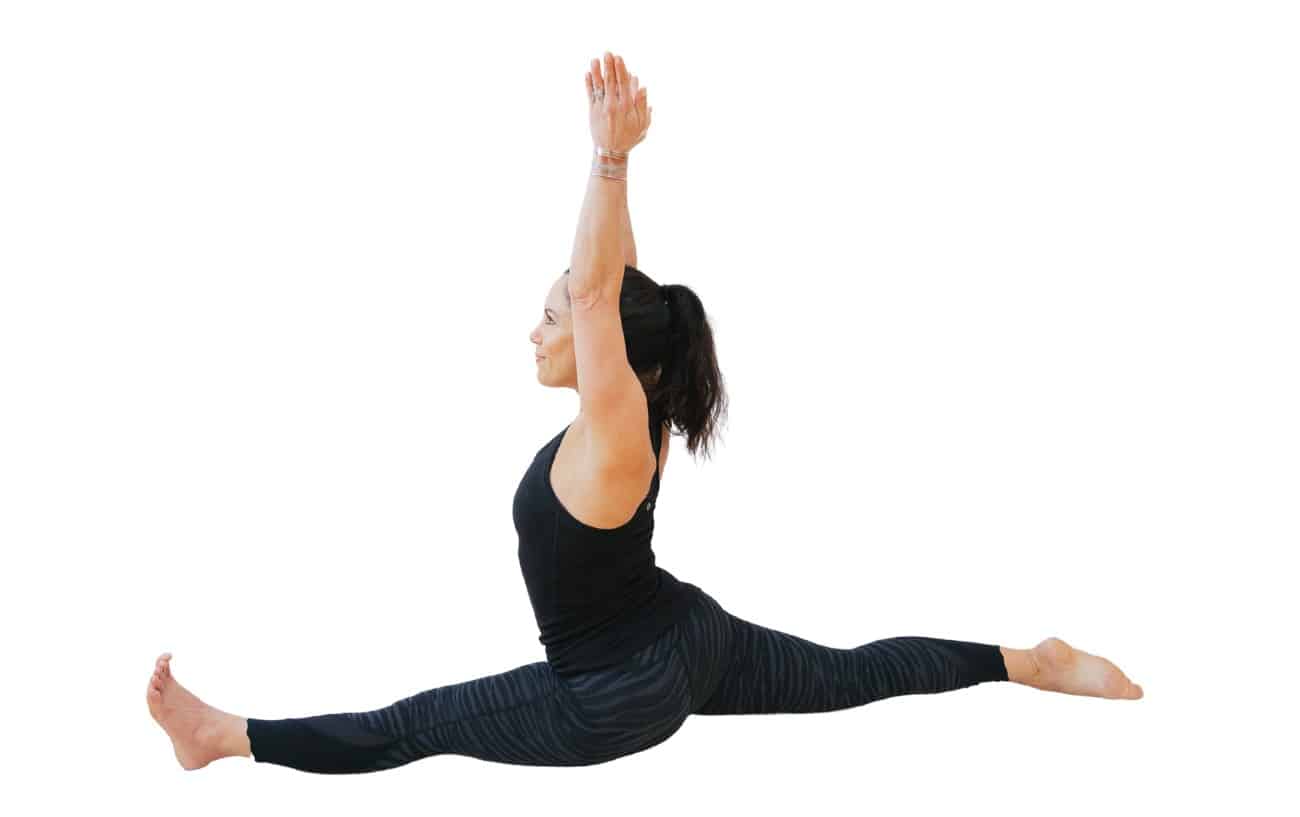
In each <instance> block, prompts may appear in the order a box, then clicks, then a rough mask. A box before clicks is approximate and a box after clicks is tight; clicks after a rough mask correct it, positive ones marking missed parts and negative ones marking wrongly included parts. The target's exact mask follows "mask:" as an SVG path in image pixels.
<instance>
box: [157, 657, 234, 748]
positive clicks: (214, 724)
mask: <svg viewBox="0 0 1300 817" xmlns="http://www.w3.org/2000/svg"><path fill="white" fill-rule="evenodd" d="M171 657H172V654H171V653H169V652H165V653H163V654H162V655H160V656H158V662H157V664H156V665H155V666H154V671H153V677H151V678H150V679H149V689H148V691H147V692H146V697H147V698H148V701H149V714H150V715H153V719H154V720H155V721H157V722H158V725H159V726H161V727H162V728H163V730H164V731H166V732H167V737H169V738H171V739H172V749H173V751H175V753H176V759H177V760H179V761H180V763H181V768H182V769H187V770H190V769H202V768H203V767H204V766H206V765H208V764H209V763H211V762H212V761H214V760H218V759H220V758H223V757H228V756H229V755H231V754H232V753H231V752H230V751H227V746H228V742H227V741H226V740H225V737H226V735H227V734H228V733H229V730H230V729H231V728H232V725H233V724H234V722H235V721H239V720H242V719H241V718H237V717H236V716H234V715H231V714H230V713H228V712H222V711H221V710H220V709H217V708H215V707H212V706H208V705H207V704H205V703H203V701H200V700H199V699H198V698H196V697H194V693H192V692H190V691H189V690H188V689H186V688H185V687H183V686H181V685H180V683H179V682H178V681H177V680H176V679H175V678H173V677H172V672H171V667H170V665H169V664H170V661H171Z"/></svg>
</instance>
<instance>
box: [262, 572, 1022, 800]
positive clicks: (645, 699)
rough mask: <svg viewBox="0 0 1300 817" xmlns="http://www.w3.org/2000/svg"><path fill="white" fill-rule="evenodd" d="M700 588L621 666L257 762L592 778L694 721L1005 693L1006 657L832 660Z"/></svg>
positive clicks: (926, 654)
mask: <svg viewBox="0 0 1300 817" xmlns="http://www.w3.org/2000/svg"><path fill="white" fill-rule="evenodd" d="M688 584H689V583H688ZM690 588H691V589H692V591H693V593H694V594H695V597H696V598H695V601H694V603H693V605H692V608H691V611H690V614H689V615H688V616H687V618H685V619H684V620H682V621H681V622H679V623H678V624H676V625H674V626H672V627H670V628H669V629H667V630H666V631H664V633H662V634H661V635H660V636H659V637H658V639H657V640H656V641H654V642H653V643H651V644H649V645H648V646H646V647H644V648H643V649H641V650H640V651H639V652H637V653H635V654H633V655H632V656H631V657H630V658H628V659H626V660H625V661H623V662H621V663H619V664H617V665H615V666H612V667H605V668H601V669H596V670H591V671H587V672H582V673H578V674H572V675H560V674H558V673H556V672H555V671H554V669H552V667H551V665H550V664H548V663H547V662H545V661H539V662H534V663H531V664H525V665H523V666H519V667H516V668H514V669H511V670H508V671H506V672H502V673H498V674H495V675H488V676H484V677H481V678H477V679H474V680H471V681H464V682H461V683H456V684H451V685H448V686H442V687H437V688H434V689H430V690H427V691H425V692H421V693H418V694H416V695H413V696H411V697H408V698H403V699H402V700H399V701H397V702H395V703H393V704H391V705H389V706H386V707H384V708H382V709H377V710H373V711H369V712H341V713H335V714H329V715H315V716H311V717H303V718H284V719H279V720H264V719H259V718H249V719H248V738H249V743H250V746H251V748H252V754H253V759H254V760H256V761H258V762H262V763H273V764H276V765H281V766H287V767H290V768H293V769H298V770H301V771H307V772H316V773H321V774H355V773H362V772H375V771H381V770H384V769H392V768H396V767H398V766H404V765H406V764H407V763H410V762H412V761H415V760H420V759H421V758H426V757H432V756H434V755H441V754H455V755H465V756H468V757H474V758H478V759H480V760H487V761H491V762H495V763H511V764H519V765H529V766H589V765H594V764H597V763H606V762H608V761H611V760H614V759H616V758H620V757H626V756H628V755H631V754H636V753H637V752H642V751H645V750H646V749H649V748H651V747H653V746H656V745H658V744H660V743H662V742H664V741H665V740H667V739H668V738H669V737H671V736H672V735H673V734H675V733H676V732H677V731H678V730H679V729H680V728H681V727H682V724H683V723H684V722H685V721H686V719H687V718H688V717H689V716H690V715H692V714H696V715H748V714H775V713H802V712H829V711H833V710H838V709H849V708H852V707H856V706H862V705H864V704H867V703H870V702H872V701H877V700H881V699H882V698H890V697H894V696H897V695H915V694H927V693H937V692H947V691H950V690H956V689H962V688H964V687H968V686H972V685H974V684H978V683H982V682H985V681H1005V680H1007V673H1006V667H1005V665H1004V664H1003V661H1002V655H1001V652H1000V650H999V648H998V647H997V646H996V645H992V644H980V643H974V642H966V641H951V640H948V639H941V638H928V637H923V636H900V637H896V638H887V639H884V640H880V641H873V642H871V643H868V644H864V645H862V646H860V647H854V648H852V649H838V648H834V647H826V646H822V645H820V644H816V643H814V642H812V641H808V640H806V639H803V638H799V637H797V636H793V635H789V634H787V633H783V632H780V631H778V630H772V629H769V628H766V627H762V626H759V625H757V624H754V623H752V622H749V621H746V620H744V619H741V618H738V617H736V616H734V615H732V614H730V613H728V612H727V611H726V610H724V609H723V608H722V607H721V606H720V605H719V604H718V603H717V601H715V600H714V599H713V597H712V596H710V595H708V594H707V593H705V592H704V591H702V590H700V589H699V588H698V587H696V586H695V585H690Z"/></svg>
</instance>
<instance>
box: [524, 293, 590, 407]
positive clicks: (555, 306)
mask: <svg viewBox="0 0 1300 817" xmlns="http://www.w3.org/2000/svg"><path fill="white" fill-rule="evenodd" d="M568 295H569V276H567V275H561V276H560V278H559V280H558V281H556V282H555V283H554V284H552V285H551V291H550V292H549V293H547V295H546V303H545V304H544V305H543V306H542V316H541V318H540V319H539V322H538V324H537V327H536V328H534V329H533V331H532V333H531V334H530V335H529V336H528V339H529V340H531V341H532V342H533V344H534V345H535V346H536V347H537V348H536V350H535V351H536V354H537V356H538V358H539V359H538V360H537V362H536V365H537V379H538V381H539V382H540V383H541V384H542V385H543V386H551V387H567V388H570V389H575V390H576V389H577V388H578V368H577V365H576V363H575V361H574V357H573V323H572V320H571V318H572V311H571V309H570V307H569V300H568Z"/></svg>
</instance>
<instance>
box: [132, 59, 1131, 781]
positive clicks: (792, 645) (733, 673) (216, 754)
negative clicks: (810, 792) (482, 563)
mask: <svg viewBox="0 0 1300 817" xmlns="http://www.w3.org/2000/svg"><path fill="white" fill-rule="evenodd" d="M591 68H592V70H591V72H590V73H588V75H587V78H586V82H587V94H588V101H589V104H590V121H591V132H592V136H593V138H594V140H595V145H596V156H595V158H594V161H593V168H592V174H591V176H590V178H589V179H588V185H587V194H586V199H585V201H584V204H583V209H582V215H581V218H580V221H579V224H578V232H577V238H576V241H575V244H574V250H573V256H572V259H571V266H570V268H569V269H568V270H566V271H565V273H564V275H561V276H560V277H559V279H558V280H556V281H555V283H554V285H553V286H552V287H551V290H550V293H549V294H548V296H547V301H546V304H545V306H544V307H543V314H542V317H541V319H540V320H541V324H540V325H539V326H538V327H537V328H535V329H534V330H533V332H532V334H531V336H530V339H531V340H532V341H533V343H534V344H535V345H536V346H537V376H538V379H539V380H540V381H541V382H542V383H543V384H545V385H547V386H554V387H568V388H572V389H575V390H577V392H578V395H579V399H580V410H579V413H578V416H577V418H576V419H575V420H574V421H573V422H572V423H570V424H569V425H568V426H567V427H566V428H565V429H564V430H563V431H561V432H560V433H559V434H557V435H556V436H555V437H553V438H552V439H551V440H550V441H549V442H548V443H547V444H546V445H545V446H543V447H542V448H541V449H540V450H539V451H538V452H537V454H536V456H535V457H534V458H533V462H532V464H531V465H530V467H529V468H528V470H527V472H526V473H525V474H524V477H523V480H522V481H521V482H520V483H519V488H518V490H517V491H516V494H515V499H514V522H515V527H516V530H517V531H518V533H519V563H520V567H521V568H522V570H523V574H524V580H525V584H526V586H527V590H528V594H529V599H530V601H531V603H532V606H533V610H534V613H535V615H536V618H537V624H538V628H539V630H540V632H541V635H540V638H539V640H540V641H541V643H542V644H544V645H545V647H546V659H547V660H546V661H540V662H536V663H532V664H527V665H524V666H521V667H517V668H515V669H513V670H510V671H509V672H504V673H501V674H498V675H490V676H486V677H483V678H478V679H475V680H472V681H466V682H464V683H459V684H453V685H450V686H445V687H439V688H436V689H432V690H428V691H426V692H421V693H419V694H417V695H414V696H412V697H409V698H405V699H403V700H400V701H397V702H395V703H393V704H392V705H390V706H388V707H385V708H383V709H378V710H374V711H371V712H346V713H338V714H329V715H317V716H314V717H307V718H287V719H281V720H261V719H258V718H243V717H239V716H237V715H233V714H230V713H228V712H223V711H221V710H218V709H215V708H214V707H211V706H209V705H207V704H205V703H203V702H202V701H200V700H199V699H198V698H196V697H195V696H194V695H193V694H191V693H190V692H189V691H187V690H186V689H185V688H184V687H182V686H181V685H180V684H179V683H178V682H177V681H176V680H175V679H174V678H173V677H172V674H171V670H170V667H169V661H170V658H171V655H170V653H164V654H163V655H162V656H161V657H159V659H158V662H157V666H156V668H155V670H154V673H153V676H152V678H150V681H149V687H148V691H147V698H148V703H149V711H150V713H151V714H152V715H153V717H154V719H155V720H157V721H158V723H159V724H160V725H161V726H162V727H163V729H164V730H166V732H167V734H168V736H169V737H170V738H171V739H172V743H173V747H174V749H175V753H176V757H177V759H178V760H179V761H180V763H181V766H182V767H183V768H185V769H198V768H202V767H203V766H206V765H207V764H208V763H211V762H212V761H213V760H216V759H218V758H222V757H232V756H239V757H252V758H253V759H254V760H256V761H259V762H263V763H275V764H279V765H282V766H288V767H291V768H295V769H301V770H303V771H308V772H317V773H323V774H343V773H359V772H372V771H379V770H381V769H392V768H395V767H397V766H402V765H405V764H407V763H410V762H411V761H413V760H418V759H420V758H425V757H430V756H432V755H438V754H458V755H466V756H469V757H476V758H480V759H482V760H489V761H493V762H499V763H515V764H526V765H547V766H580V765H592V764H597V763H605V762H608V761H610V760H613V759H615V758H619V757H623V756H626V755H629V754H633V753H636V752H640V751H644V750H645V749H648V748H650V747H652V746H655V745H657V744H659V743H661V742H663V741H665V740H667V739H668V738H669V737H670V736H672V735H673V734H674V733H675V732H676V731H677V730H678V729H679V728H680V727H681V726H682V723H683V722H684V721H685V720H686V718H687V717H688V716H690V715H692V714H696V715H742V714H756V713H778V712H787V713H789V712H827V711H831V710H837V709H848V708H851V707H856V706H861V705H863V704H866V703H869V702H871V701H877V700H880V699H882V698H889V697H892V696H896V695H914V694H919V693H935V692H945V691H948V690H955V689H961V688H964V687H968V686H972V685H974V684H979V683H983V682H985V681H1014V682H1016V683H1020V684H1025V685H1027V686H1032V687H1034V688H1036V689H1042V690H1047V691H1052V692H1065V693H1069V694H1073V695H1092V696H1097V697H1103V698H1125V699H1130V700H1131V699H1137V698H1141V697H1142V689H1141V687H1139V686H1138V685H1136V684H1133V683H1132V682H1130V681H1129V679H1128V678H1127V677H1126V676H1125V675H1124V673H1122V672H1121V671H1120V670H1119V668H1117V667H1116V666H1115V665H1114V664H1112V663H1111V662H1110V661H1107V660H1106V659H1104V658H1101V657H1099V656H1095V655H1090V654H1089V653H1086V652H1083V651H1081V650H1076V649H1074V648H1072V647H1071V646H1070V645H1068V644H1066V643H1065V642H1064V641H1061V640H1060V639H1057V638H1048V639H1046V640H1044V641H1043V642H1042V643H1040V644H1038V645H1037V646H1036V647H1034V648H1032V649H1028V650H1017V649H1010V648H1006V647H1000V646H996V645H992V644H979V643H972V642H963V641H950V640H947V639H940V638H926V637H920V636H903V637H897V638H889V639H884V640H881V641H875V642H872V643H869V644H864V645H862V646H859V647H855V648H853V649H837V648H832V647H825V646H822V645H820V644H815V643H813V642H811V641H807V640H804V639H802V638H798V637H796V636H792V635H788V634H786V633H782V632H780V631H777V630H772V629H768V628H766V627H761V626H759V625H757V624H754V623H752V622H749V621H745V620H744V619H740V618H737V617H736V616H733V615H731V614H730V613H728V612H727V611H725V610H724V609H722V607H721V606H719V605H718V603H717V602H716V601H715V600H714V599H713V598H712V597H711V596H709V595H708V594H707V593H705V592H704V591H703V590H701V589H700V588H699V587H696V586H695V585H693V584H690V583H689V582H682V581H679V580H678V579H677V578H676V577H674V576H673V575H672V574H671V573H669V572H668V571H666V570H664V569H662V568H660V567H657V566H656V565H655V559H654V553H653V551H652V549H651V546H650V540H651V535H652V534H653V531H654V515H653V511H654V504H655V500H656V498H657V497H658V495H659V485H660V480H661V479H662V476H663V468H664V462H665V460H666V458H667V455H668V439H669V433H670V430H671V426H672V425H674V424H675V425H676V426H677V427H678V428H679V429H681V430H682V432H683V433H684V435H685V436H686V437H687V448H688V450H689V451H691V452H692V453H695V452H696V451H698V450H699V449H701V448H704V449H705V450H706V451H707V446H708V442H709V440H710V439H711V437H712V436H713V433H714V431H715V430H716V423H717V420H718V418H719V417H721V415H722V413H723V411H724V407H725V396H724V393H723V390H722V387H721V376H720V373H719V371H718V366H717V361H716V359H715V356H714V348H713V339H712V334H711V331H710V328H709V324H708V321H707V319H706V316H705V313H704V309H703V308H702V306H701V305H700V301H699V299H698V298H697V297H696V296H695V293H694V292H692V291H691V290H690V289H689V288H687V287H685V286H681V285H672V286H667V287H660V286H658V285H656V284H655V283H654V282H652V281H651V280H650V279H649V278H648V277H646V276H645V274H644V273H642V272H641V271H640V270H638V269H637V268H636V250H635V246H634V244H633V241H632V232H631V225H630V223H629V222H628V220H627V193H626V187H625V181H626V178H627V153H628V152H629V151H630V150H631V149H632V148H633V147H634V146H635V145H637V144H638V143H639V142H640V141H641V140H642V139H643V138H645V134H646V130H647V128H648V127H649V124H650V113H651V110H650V108H649V107H648V106H647V100H646V92H645V90H643V89H638V83H637V79H636V77H635V76H631V75H629V74H628V72H627V70H626V68H625V66H624V64H623V60H622V59H621V58H618V57H615V56H614V55H612V54H610V53H608V52H606V53H605V55H604V70H603V72H602V70H601V64H600V60H596V59H593V60H592V65H591ZM647 442H648V443H649V444H648V445H647Z"/></svg>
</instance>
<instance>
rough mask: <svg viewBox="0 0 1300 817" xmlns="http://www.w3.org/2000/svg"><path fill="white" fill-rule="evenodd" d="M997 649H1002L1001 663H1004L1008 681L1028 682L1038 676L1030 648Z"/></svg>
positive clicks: (1037, 668)
mask: <svg viewBox="0 0 1300 817" xmlns="http://www.w3.org/2000/svg"><path fill="white" fill-rule="evenodd" d="M998 649H1000V650H1002V663H1004V664H1006V667H1007V680H1008V681H1014V682H1016V683H1017V684H1030V683H1031V682H1032V681H1033V680H1034V679H1035V678H1037V677H1038V674H1039V667H1038V661H1036V660H1035V659H1034V653H1033V651H1032V650H1013V649H1011V648H1010V647H999V648H998Z"/></svg>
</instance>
